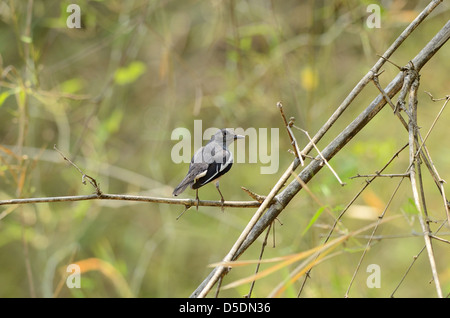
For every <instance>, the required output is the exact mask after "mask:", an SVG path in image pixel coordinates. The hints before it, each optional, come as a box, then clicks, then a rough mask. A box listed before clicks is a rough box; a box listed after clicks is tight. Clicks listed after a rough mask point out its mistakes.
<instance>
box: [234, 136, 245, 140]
mask: <svg viewBox="0 0 450 318" xmlns="http://www.w3.org/2000/svg"><path fill="white" fill-rule="evenodd" d="M236 139H245V136H242V135H234V140H236Z"/></svg>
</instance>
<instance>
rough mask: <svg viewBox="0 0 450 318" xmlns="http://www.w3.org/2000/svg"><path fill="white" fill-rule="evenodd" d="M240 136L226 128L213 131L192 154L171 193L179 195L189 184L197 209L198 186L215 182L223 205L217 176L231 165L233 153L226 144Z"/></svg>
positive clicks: (221, 174)
mask: <svg viewBox="0 0 450 318" xmlns="http://www.w3.org/2000/svg"><path fill="white" fill-rule="evenodd" d="M241 138H244V136H241V135H235V134H234V133H233V132H231V131H230V130H228V129H221V130H219V131H218V132H217V133H215V134H214V135H213V136H212V137H211V140H210V141H209V142H208V143H207V144H206V145H205V146H204V147H202V148H200V149H199V150H197V152H196V153H195V154H194V156H193V157H192V159H191V164H190V165H189V171H188V173H187V175H186V177H184V179H183V180H182V181H181V182H180V184H179V185H178V186H177V187H176V188H175V189H174V190H173V195H174V196H177V195H179V194H180V193H182V192H183V191H184V190H185V189H186V188H187V187H188V186H190V187H191V188H192V189H195V190H196V200H197V209H198V202H199V198H198V188H200V187H202V186H204V185H205V184H207V183H210V182H215V183H216V188H217V191H219V194H220V197H221V202H222V205H223V203H224V201H225V200H224V199H223V195H222V192H220V189H219V178H220V177H221V176H223V175H224V174H225V173H227V172H228V171H229V170H230V169H231V166H232V165H233V154H232V153H231V152H230V151H229V150H228V146H229V145H230V144H231V143H232V142H233V141H234V140H236V139H241ZM222 210H223V206H222Z"/></svg>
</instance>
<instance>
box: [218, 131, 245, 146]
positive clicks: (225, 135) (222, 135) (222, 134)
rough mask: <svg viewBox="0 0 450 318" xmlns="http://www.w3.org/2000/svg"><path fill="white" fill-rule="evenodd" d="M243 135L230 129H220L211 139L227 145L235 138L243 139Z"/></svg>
mask: <svg viewBox="0 0 450 318" xmlns="http://www.w3.org/2000/svg"><path fill="white" fill-rule="evenodd" d="M243 138H245V136H242V135H236V134H234V133H233V132H232V131H231V130H230V129H221V130H219V131H218V132H216V133H215V134H214V135H213V136H212V137H211V141H213V140H214V141H215V142H218V143H219V144H223V145H226V146H228V145H229V144H231V143H232V142H233V141H234V140H236V139H243Z"/></svg>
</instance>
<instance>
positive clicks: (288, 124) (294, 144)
mask: <svg viewBox="0 0 450 318" xmlns="http://www.w3.org/2000/svg"><path fill="white" fill-rule="evenodd" d="M277 107H278V109H279V110H280V114H281V118H283V122H284V125H285V127H286V130H287V132H288V135H289V139H291V145H292V147H293V148H294V154H295V156H296V157H297V158H298V159H300V165H301V166H302V167H303V166H304V165H305V163H304V161H303V158H302V152H301V151H300V149H299V148H298V143H297V139H295V136H294V133H293V132H292V129H291V126H292V125H293V119H292V118H291V120H290V121H289V122H288V121H287V119H286V116H285V115H284V111H283V104H281V102H278V103H277Z"/></svg>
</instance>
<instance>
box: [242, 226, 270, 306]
mask: <svg viewBox="0 0 450 318" xmlns="http://www.w3.org/2000/svg"><path fill="white" fill-rule="evenodd" d="M272 225H273V222H272V224H270V225H269V226H268V227H267V231H266V236H265V237H264V241H263V243H262V246H261V252H260V253H259V259H258V260H259V262H258V263H257V264H256V268H255V274H254V275H256V274H258V271H259V267H260V265H261V260H262V257H263V254H264V249H265V248H266V245H267V238H268V237H269V233H270V229H271V227H272ZM273 229H274V231H275V226H274V227H273ZM255 282H256V279H255V280H253V281H252V283H251V284H250V289H249V291H248V294H247V295H245V296H244V297H245V298H251V297H252V291H253V288H254V287H255Z"/></svg>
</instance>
